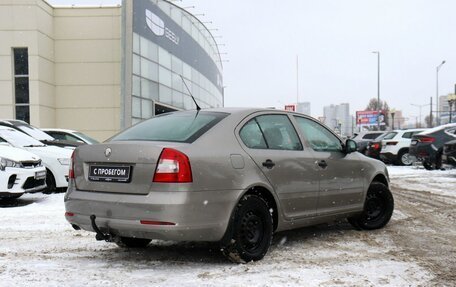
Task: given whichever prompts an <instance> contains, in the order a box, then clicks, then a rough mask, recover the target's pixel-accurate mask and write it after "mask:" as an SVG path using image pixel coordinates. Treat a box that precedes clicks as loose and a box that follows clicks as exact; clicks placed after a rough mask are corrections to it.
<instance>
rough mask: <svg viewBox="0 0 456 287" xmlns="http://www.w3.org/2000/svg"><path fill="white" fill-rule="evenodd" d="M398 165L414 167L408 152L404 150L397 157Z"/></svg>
mask: <svg viewBox="0 0 456 287" xmlns="http://www.w3.org/2000/svg"><path fill="white" fill-rule="evenodd" d="M397 163H398V164H399V165H406V166H408V165H412V164H413V161H412V160H411V159H410V155H409V152H408V150H402V151H401V152H400V153H399V154H398V156H397Z"/></svg>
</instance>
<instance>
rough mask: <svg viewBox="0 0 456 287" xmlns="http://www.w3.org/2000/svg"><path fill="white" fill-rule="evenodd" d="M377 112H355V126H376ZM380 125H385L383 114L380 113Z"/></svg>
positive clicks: (382, 112)
mask: <svg viewBox="0 0 456 287" xmlns="http://www.w3.org/2000/svg"><path fill="white" fill-rule="evenodd" d="M378 117H379V116H378V111H357V112H356V124H357V125H358V126H376V125H377V124H378V122H377V121H378ZM380 125H382V126H383V125H385V112H384V111H380Z"/></svg>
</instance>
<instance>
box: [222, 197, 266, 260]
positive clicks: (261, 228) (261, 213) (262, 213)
mask: <svg viewBox="0 0 456 287" xmlns="http://www.w3.org/2000/svg"><path fill="white" fill-rule="evenodd" d="M272 220H273V219H272V216H271V213H270V211H269V207H268V204H267V203H266V202H265V200H264V199H262V198H261V197H259V196H257V195H246V196H244V197H243V198H242V199H241V201H240V202H239V203H238V205H237V207H236V210H235V212H234V218H233V219H232V220H231V223H230V226H229V228H228V234H229V236H228V238H226V239H225V240H222V252H223V254H224V255H225V256H226V257H227V258H228V259H230V260H231V261H233V262H235V263H245V262H249V261H256V260H260V259H262V258H263V257H264V255H265V254H266V253H267V251H268V249H269V246H270V245H271V241H272V231H273V225H272V224H273V222H272Z"/></svg>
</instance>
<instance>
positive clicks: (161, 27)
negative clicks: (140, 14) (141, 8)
mask: <svg viewBox="0 0 456 287" xmlns="http://www.w3.org/2000/svg"><path fill="white" fill-rule="evenodd" d="M146 23H147V26H149V29H150V30H152V32H154V34H155V35H157V36H163V35H165V22H163V20H162V19H160V17H158V16H157V15H155V14H154V13H152V12H151V11H149V10H147V9H146Z"/></svg>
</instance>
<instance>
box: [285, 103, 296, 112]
mask: <svg viewBox="0 0 456 287" xmlns="http://www.w3.org/2000/svg"><path fill="white" fill-rule="evenodd" d="M284 110H285V111H290V112H295V111H296V106H295V105H285V109H284Z"/></svg>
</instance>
